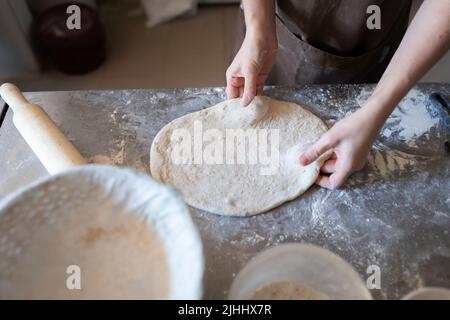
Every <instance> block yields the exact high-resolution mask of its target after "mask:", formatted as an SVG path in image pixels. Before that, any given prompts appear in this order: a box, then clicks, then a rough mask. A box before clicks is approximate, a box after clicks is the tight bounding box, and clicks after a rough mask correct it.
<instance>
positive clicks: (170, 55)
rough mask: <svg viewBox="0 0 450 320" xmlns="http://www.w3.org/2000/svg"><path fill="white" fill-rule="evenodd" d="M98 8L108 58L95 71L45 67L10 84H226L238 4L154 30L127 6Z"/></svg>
mask: <svg viewBox="0 0 450 320" xmlns="http://www.w3.org/2000/svg"><path fill="white" fill-rule="evenodd" d="M102 10H103V21H104V23H105V25H106V29H107V34H108V59H107V61H106V62H105V63H104V64H103V65H102V66H101V67H100V68H99V69H97V70H95V71H93V72H91V73H89V74H86V75H82V76H68V75H64V74H61V73H60V72H58V71H57V70H55V69H54V68H52V67H51V66H46V67H45V68H44V70H43V73H42V75H41V76H37V77H31V78H27V79H9V80H10V81H14V82H16V83H17V84H18V85H19V86H20V87H21V89H22V90H24V91H34V90H68V89H125V88H174V87H207V86H223V85H225V70H226V68H227V66H228V64H229V62H230V59H231V50H232V43H233V39H234V38H233V34H234V32H233V30H234V29H235V27H236V18H237V12H238V10H239V8H238V6H237V5H214V6H201V7H200V8H199V11H198V13H197V14H196V15H195V16H192V17H184V18H180V19H177V20H175V21H172V22H169V23H166V24H163V25H160V26H157V27H155V28H147V27H145V16H144V15H143V14H139V13H136V12H135V13H132V14H130V13H129V12H133V11H134V10H132V9H130V8H123V7H114V6H107V7H105V8H103V9H102Z"/></svg>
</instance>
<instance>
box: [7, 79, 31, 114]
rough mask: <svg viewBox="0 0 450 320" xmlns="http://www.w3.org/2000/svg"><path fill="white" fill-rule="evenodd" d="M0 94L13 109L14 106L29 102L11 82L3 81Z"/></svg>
mask: <svg viewBox="0 0 450 320" xmlns="http://www.w3.org/2000/svg"><path fill="white" fill-rule="evenodd" d="M0 96H1V97H2V99H3V100H4V101H5V102H6V103H7V104H8V105H9V106H10V107H11V109H12V110H13V111H15V109H16V108H19V107H21V106H25V105H27V104H30V102H29V101H28V100H27V99H26V98H25V97H24V96H23V94H22V92H20V90H19V88H17V87H16V86H15V85H13V84H12V83H4V84H3V85H2V86H1V87H0Z"/></svg>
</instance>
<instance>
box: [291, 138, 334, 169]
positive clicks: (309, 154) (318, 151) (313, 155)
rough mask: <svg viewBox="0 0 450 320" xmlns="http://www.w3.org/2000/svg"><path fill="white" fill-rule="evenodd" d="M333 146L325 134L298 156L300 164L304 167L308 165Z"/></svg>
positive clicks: (332, 142)
mask: <svg viewBox="0 0 450 320" xmlns="http://www.w3.org/2000/svg"><path fill="white" fill-rule="evenodd" d="M334 146H335V143H334V141H333V140H332V139H330V137H329V136H328V135H327V134H325V135H323V136H322V138H320V139H319V140H318V141H317V142H316V143H314V144H313V145H312V146H311V147H309V148H308V149H307V150H306V151H305V152H304V153H303V154H302V155H301V156H300V159H299V160H300V164H302V165H304V166H306V165H308V164H310V163H311V162H313V161H315V160H316V159H317V158H318V157H320V156H321V155H322V154H324V153H325V152H326V151H328V150H329V149H331V148H333V147H334Z"/></svg>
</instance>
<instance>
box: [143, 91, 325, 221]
mask: <svg viewBox="0 0 450 320" xmlns="http://www.w3.org/2000/svg"><path fill="white" fill-rule="evenodd" d="M326 130H327V126H326V125H325V124H324V123H323V122H322V121H321V120H320V119H319V118H318V117H316V116H315V115H314V114H312V113H311V112H309V111H307V110H306V109H304V108H302V107H301V106H299V105H297V104H295V103H290V102H285V101H277V100H274V99H271V98H269V97H262V96H258V97H256V98H255V99H254V100H253V102H252V103H251V104H250V105H249V106H248V107H242V106H241V104H240V99H233V100H227V101H224V102H222V103H219V104H217V105H215V106H213V107H210V108H207V109H204V110H201V111H198V112H194V113H191V114H188V115H185V116H183V117H181V118H178V119H176V120H174V121H172V122H170V123H169V124H167V125H166V126H165V127H164V128H162V129H161V131H160V132H159V133H158V134H157V135H156V137H155V139H154V141H153V144H152V147H151V150H150V170H151V174H152V176H153V177H154V178H155V179H157V180H159V181H161V182H163V183H166V184H170V185H173V186H175V187H176V188H178V189H179V190H180V192H181V193H182V194H183V196H184V199H185V201H186V202H187V203H188V204H189V205H191V206H193V207H196V208H198V209H201V210H206V211H209V212H212V213H216V214H222V215H230V216H251V215H255V214H258V213H262V212H264V211H267V210H270V209H272V208H274V207H276V206H278V205H280V204H282V203H283V202H286V201H289V200H292V199H294V198H296V197H298V196H299V195H300V194H302V193H303V192H305V191H306V190H307V189H308V188H309V187H310V186H311V185H312V184H313V183H314V181H315V180H316V178H317V176H318V174H319V169H320V167H321V165H322V164H323V162H324V161H325V160H326V159H327V158H328V157H329V155H330V154H329V153H327V154H325V155H323V156H321V158H320V159H318V160H317V161H315V162H313V163H312V164H310V165H308V166H301V165H300V163H299V161H298V158H299V155H300V154H301V152H302V151H304V150H305V149H306V148H307V147H308V146H310V145H311V144H313V143H314V142H315V141H316V140H318V139H319V138H320V136H321V135H322V134H323V133H325V132H326ZM255 146H256V147H255Z"/></svg>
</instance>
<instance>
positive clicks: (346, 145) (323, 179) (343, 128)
mask: <svg viewBox="0 0 450 320" xmlns="http://www.w3.org/2000/svg"><path fill="white" fill-rule="evenodd" d="M369 109H370V107H368V106H366V107H364V108H361V109H359V110H358V111H356V112H355V113H353V114H352V115H350V116H348V117H346V118H344V119H342V120H340V121H339V122H337V123H336V124H335V125H334V126H333V127H332V128H331V129H330V130H328V131H327V132H326V133H325V134H324V135H323V136H322V137H321V138H320V139H319V140H318V141H317V142H316V143H315V144H314V145H312V146H311V147H310V148H309V149H308V150H307V151H306V152H304V153H303V154H302V155H301V156H300V163H301V164H302V165H307V164H310V163H311V162H313V161H314V160H316V159H317V158H318V157H319V156H320V155H322V154H323V153H325V152H326V151H328V150H333V155H332V156H331V158H330V159H329V160H327V161H326V162H325V163H324V164H323V166H322V168H321V174H320V175H319V177H318V178H317V180H316V184H318V185H320V186H321V187H324V188H327V189H335V188H339V187H341V186H342V185H343V184H344V182H345V181H346V180H347V178H348V177H349V176H350V174H352V173H353V172H355V171H359V170H361V169H362V168H363V167H364V165H365V163H366V160H367V155H368V153H369V151H370V148H371V147H372V144H373V142H374V141H375V139H376V138H377V136H378V133H379V131H380V129H381V127H382V126H383V123H384V119H383V117H379V116H377V115H375V114H373V113H372V112H369V111H370V110H369Z"/></svg>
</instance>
